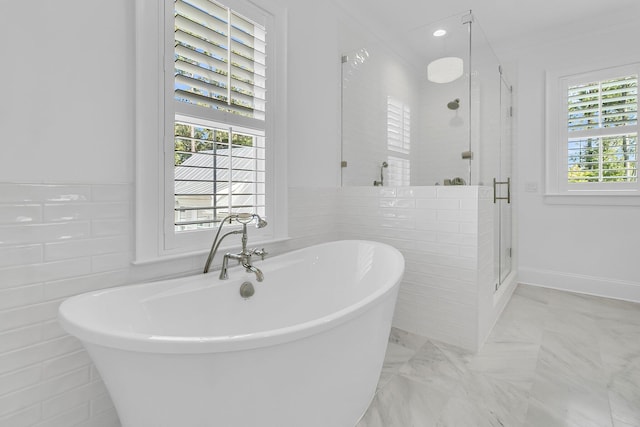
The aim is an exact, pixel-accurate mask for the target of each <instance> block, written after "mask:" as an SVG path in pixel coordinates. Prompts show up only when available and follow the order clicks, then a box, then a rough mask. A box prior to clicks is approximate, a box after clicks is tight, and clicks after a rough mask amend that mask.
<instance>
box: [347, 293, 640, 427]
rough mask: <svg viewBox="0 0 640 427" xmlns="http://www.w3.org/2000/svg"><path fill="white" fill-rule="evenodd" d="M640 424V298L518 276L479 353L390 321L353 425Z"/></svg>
mask: <svg viewBox="0 0 640 427" xmlns="http://www.w3.org/2000/svg"><path fill="white" fill-rule="evenodd" d="M413 426H415V427H429V426H436V427H457V426H461V427H493V426H496V427H525V426H526V427H592V426H593V427H595V426H598V427H631V426H633V427H640V304H636V303H630V302H626V301H617V300H611V299H605V298H599V297H594V296H589V295H580V294H575V293H568V292H562V291H557V290H553V289H546V288H539V287H533V286H523V285H519V286H518V287H517V288H516V290H515V292H514V294H513V296H512V298H511V300H510V302H509V303H508V305H507V307H506V308H505V310H504V312H503V314H502V316H501V317H500V319H499V321H498V322H497V324H496V325H495V327H494V329H493V331H492V333H491V335H490V336H489V337H488V339H487V342H486V344H485V345H484V346H483V348H482V349H481V350H480V351H479V352H478V353H476V354H473V353H471V352H468V351H465V350H462V349H460V348H457V347H455V346H451V345H448V344H445V343H441V342H438V341H435V340H430V339H428V338H426V337H421V336H419V335H415V334H411V333H408V332H406V331H402V330H399V329H393V330H392V333H391V336H390V338H389V347H388V350H387V354H386V360H385V366H384V368H383V373H382V375H381V377H380V383H379V384H378V390H377V393H376V396H375V397H374V399H373V402H372V404H371V406H370V407H369V410H368V411H367V413H366V414H365V415H364V417H363V419H362V420H361V421H360V423H359V424H358V426H357V427H413Z"/></svg>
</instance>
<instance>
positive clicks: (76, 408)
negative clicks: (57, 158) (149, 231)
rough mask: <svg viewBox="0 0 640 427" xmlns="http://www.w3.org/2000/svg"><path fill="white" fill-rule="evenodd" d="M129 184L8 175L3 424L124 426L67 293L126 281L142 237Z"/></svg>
mask: <svg viewBox="0 0 640 427" xmlns="http://www.w3.org/2000/svg"><path fill="white" fill-rule="evenodd" d="M132 193H133V190H132V188H131V186H130V185H128V184H109V185H40V184H33V185H32V184H11V183H1V184H0V425H2V426H5V425H6V426H12V427H20V426H38V427H41V426H42V427H43V426H65V427H68V426H75V425H78V426H82V425H84V426H92V427H97V426H115V425H118V421H117V416H116V413H115V410H114V408H113V405H112V404H111V400H110V398H109V396H108V394H107V392H106V390H105V388H104V385H103V384H102V381H101V380H100V376H99V375H98V373H97V372H96V370H95V368H94V367H93V366H92V364H91V362H90V360H89V357H88V355H87V353H86V352H85V351H84V350H83V348H82V345H81V344H80V342H79V341H78V340H76V339H75V338H73V337H70V336H68V335H67V334H65V333H64V332H63V331H62V329H61V328H60V326H59V325H58V322H57V321H56V315H57V309H58V305H59V304H60V303H61V302H62V301H63V300H64V299H65V298H67V297H70V296H72V295H76V294H78V293H82V292H87V291H90V290H94V289H101V288H105V287H109V286H116V285H123V284H126V283H127V280H128V278H129V276H130V274H129V269H130V260H131V253H132V247H133V242H132V239H131V236H132V214H131V209H132V207H131V206H132V205H131V200H132Z"/></svg>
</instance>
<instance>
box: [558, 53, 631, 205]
mask: <svg viewBox="0 0 640 427" xmlns="http://www.w3.org/2000/svg"><path fill="white" fill-rule="evenodd" d="M639 75H640V64H630V65H625V66H620V67H612V68H607V69H602V70H597V71H591V72H586V73H580V74H571V75H560V76H553V75H551V76H548V78H549V80H548V82H547V85H548V94H549V98H548V101H549V102H553V101H554V100H557V101H556V102H558V104H557V106H554V105H548V106H547V109H548V113H550V114H549V115H548V129H547V131H548V133H547V180H548V181H547V194H550V195H553V194H559V195H562V194H567V195H570V194H576V195H613V194H618V195H634V194H638V190H640V187H639V183H638V76H639Z"/></svg>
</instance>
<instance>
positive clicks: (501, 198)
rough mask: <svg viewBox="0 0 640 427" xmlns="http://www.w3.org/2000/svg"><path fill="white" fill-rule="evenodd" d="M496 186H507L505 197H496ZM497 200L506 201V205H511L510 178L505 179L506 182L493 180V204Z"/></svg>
mask: <svg viewBox="0 0 640 427" xmlns="http://www.w3.org/2000/svg"><path fill="white" fill-rule="evenodd" d="M498 185H506V186H507V197H498ZM498 200H506V201H507V203H511V178H507V180H506V181H498V180H497V179H495V178H493V203H496V202H497V201H498Z"/></svg>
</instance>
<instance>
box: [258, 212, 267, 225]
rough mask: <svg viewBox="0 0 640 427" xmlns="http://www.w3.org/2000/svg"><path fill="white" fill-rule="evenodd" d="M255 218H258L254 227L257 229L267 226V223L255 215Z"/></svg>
mask: <svg viewBox="0 0 640 427" xmlns="http://www.w3.org/2000/svg"><path fill="white" fill-rule="evenodd" d="M256 217H257V218H258V222H257V223H256V227H257V228H265V227H266V226H267V221H265V220H264V219H262V218H260V217H259V216H258V215H257V214H256Z"/></svg>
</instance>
